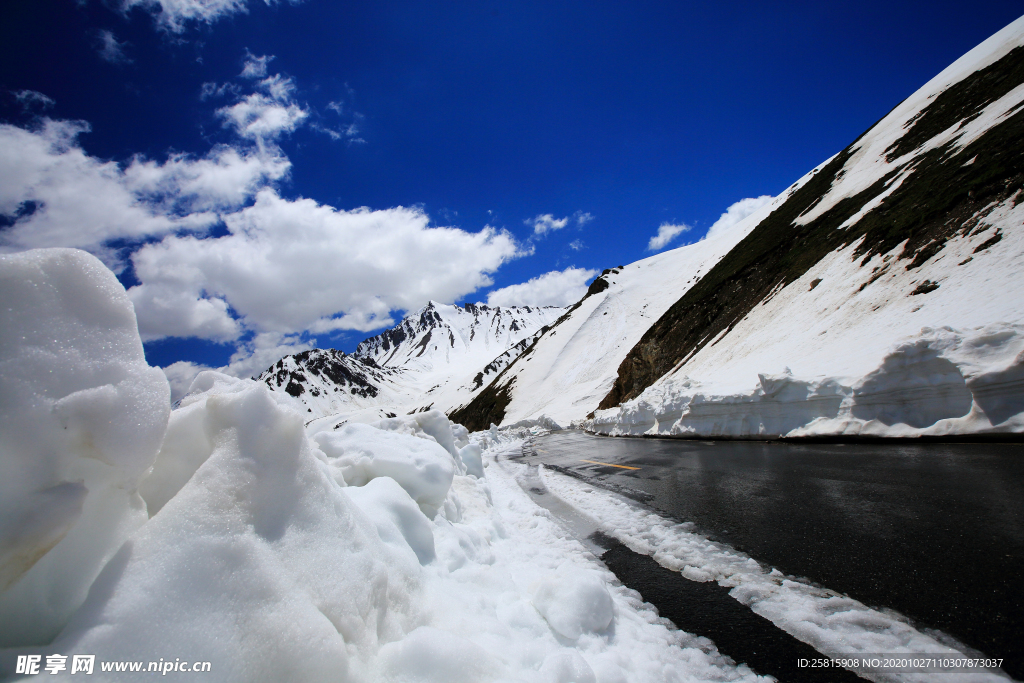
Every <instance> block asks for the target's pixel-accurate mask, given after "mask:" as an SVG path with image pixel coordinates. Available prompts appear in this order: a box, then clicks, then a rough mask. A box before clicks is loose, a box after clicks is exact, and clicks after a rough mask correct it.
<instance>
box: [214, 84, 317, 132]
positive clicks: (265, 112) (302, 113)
mask: <svg viewBox="0 0 1024 683" xmlns="http://www.w3.org/2000/svg"><path fill="white" fill-rule="evenodd" d="M217 113H218V114H219V115H220V116H221V117H222V118H223V119H224V125H225V127H230V128H234V129H235V132H236V133H238V135H240V136H241V137H243V138H249V139H250V140H257V141H272V140H275V139H277V138H278V137H280V136H281V135H283V134H285V133H291V132H292V131H293V130H295V129H296V128H298V127H299V124H301V123H302V121H303V120H304V119H305V118H306V116H307V115H308V113H307V112H306V110H305V109H303V108H302V107H300V106H299V105H297V104H294V103H288V104H286V103H282V102H279V101H278V100H275V99H273V98H272V97H268V96H266V95H263V94H262V93H253V94H251V95H249V96H248V97H246V98H245V99H243V100H242V101H241V102H237V103H235V104H233V105H231V106H229V107H223V108H221V109H218V110H217Z"/></svg>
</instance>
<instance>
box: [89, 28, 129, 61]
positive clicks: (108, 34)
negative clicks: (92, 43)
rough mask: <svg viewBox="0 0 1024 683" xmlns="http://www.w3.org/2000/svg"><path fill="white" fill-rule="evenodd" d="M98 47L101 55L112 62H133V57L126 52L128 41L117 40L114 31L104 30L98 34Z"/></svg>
mask: <svg viewBox="0 0 1024 683" xmlns="http://www.w3.org/2000/svg"><path fill="white" fill-rule="evenodd" d="M96 43H97V46H96V47H97V49H98V50H99V53H100V57H101V58H102V59H103V60H104V61H107V62H110V63H111V64H131V61H132V60H131V59H129V58H128V55H126V54H125V52H124V46H125V45H127V44H128V43H122V42H119V41H118V40H117V38H116V37H115V36H114V32H113V31H109V30H106V29H104V30H102V31H100V32H98V33H97V34H96Z"/></svg>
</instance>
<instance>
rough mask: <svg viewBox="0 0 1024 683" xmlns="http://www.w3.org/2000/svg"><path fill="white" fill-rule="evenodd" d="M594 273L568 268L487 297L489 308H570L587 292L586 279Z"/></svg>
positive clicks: (512, 286) (497, 290) (531, 279)
mask: <svg viewBox="0 0 1024 683" xmlns="http://www.w3.org/2000/svg"><path fill="white" fill-rule="evenodd" d="M595 275H597V271H596V270H587V269H584V268H575V267H570V268H566V269H565V270H552V271H551V272H548V273H544V274H543V275H538V276H537V277H535V278H530V279H529V280H528V281H526V282H523V283H521V284H518V285H509V286H508V287H502V288H501V289H496V290H494V291H493V292H491V293H490V294H488V295H487V305H488V306H569V305H570V304H574V303H576V302H577V301H579V300H580V299H582V298H583V295H584V294H586V293H587V280H589V279H590V278H592V277H594V276H595Z"/></svg>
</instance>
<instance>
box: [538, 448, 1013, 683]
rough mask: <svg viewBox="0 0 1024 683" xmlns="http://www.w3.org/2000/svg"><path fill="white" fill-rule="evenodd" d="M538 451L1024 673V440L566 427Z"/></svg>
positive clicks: (543, 458)
mask: <svg viewBox="0 0 1024 683" xmlns="http://www.w3.org/2000/svg"><path fill="white" fill-rule="evenodd" d="M525 452H527V453H531V454H532V455H528V456H527V458H526V460H528V461H531V462H542V463H544V464H545V465H548V466H554V467H555V468H557V469H559V470H562V471H564V472H567V473H570V474H572V475H574V476H576V477H579V478H582V479H585V480H586V481H588V482H590V483H592V484H595V485H598V486H603V487H606V488H610V489H612V490H616V491H618V492H620V493H623V494H625V495H627V496H632V497H633V498H635V499H637V500H638V501H641V502H642V503H643V504H646V505H648V506H650V507H651V508H654V509H655V510H657V511H658V512H660V513H661V514H663V515H664V516H666V517H669V518H672V519H676V520H678V521H687V522H693V523H695V524H696V525H697V528H698V529H699V530H700V531H701V532H702V533H705V534H707V535H708V536H709V537H710V538H712V539H714V540H719V541H723V542H726V543H728V544H730V545H731V546H733V547H735V548H737V549H739V550H742V551H743V552H745V553H747V554H749V555H750V556H752V557H754V558H755V559H757V560H759V561H760V562H762V563H764V564H767V565H769V566H773V567H776V568H778V569H779V570H781V571H783V572H784V573H786V574H790V575H794V576H799V577H805V578H807V579H809V580H811V581H813V582H815V583H817V584H820V585H823V586H826V587H828V588H830V589H833V590H836V591H839V592H842V593H846V594H847V595H850V596H851V597H854V598H856V599H858V600H860V601H861V602H863V603H865V604H867V605H870V606H874V607H885V608H890V609H895V610H896V611H898V612H900V613H902V614H904V615H906V616H908V617H910V618H911V619H912V620H913V621H914V622H915V623H916V625H917V626H919V627H922V628H932V629H938V630H940V631H942V632H943V633H945V634H949V635H950V636H953V637H954V638H956V639H957V640H959V641H960V642H962V643H965V644H966V645H967V646H969V647H970V648H974V649H976V650H978V651H979V652H981V653H984V654H985V655H988V656H990V657H996V658H1003V659H1004V666H1003V669H1004V670H1005V671H1006V672H1007V673H1008V674H1010V675H1011V676H1013V677H1014V678H1018V679H1022V678H1024V445H1021V444H968V443H959V444H938V443H930V444H893V443H879V444H793V443H762V442H738V441H714V442H700V441H687V440H666V439H627V438H608V437H596V436H591V435H587V434H583V433H581V432H572V431H563V432H554V433H551V434H548V435H544V436H541V437H538V438H537V439H536V440H535V441H534V442H533V443H532V444H531V446H530V447H529V448H528V449H526V451H525ZM583 460H592V461H598V462H604V463H611V464H616V465H626V466H630V467H638V468H640V469H637V470H623V469H618V468H615V467H609V466H604V465H595V464H592V463H587V462H583ZM631 561H632V560H631ZM682 580H684V581H685V579H682ZM638 590H639V589H638ZM648 590H653V589H652V588H649V589H648ZM640 592H641V594H644V592H643V591H642V590H641V591H640ZM645 598H647V596H646V595H645ZM680 626H681V625H680ZM681 627H682V626H681ZM685 630H687V631H691V632H696V633H699V631H693V630H691V629H690V628H686V629H685ZM699 634H700V633H699ZM700 635H708V637H712V636H710V634H700ZM712 639H713V640H715V638H713V637H712ZM723 651H725V649H724V648H723ZM726 653H727V654H729V653H728V652H726ZM787 656H788V655H787ZM741 660H742V659H741ZM755 669H756V667H755ZM763 672H764V673H768V671H767V670H763ZM784 677H786V678H788V676H784Z"/></svg>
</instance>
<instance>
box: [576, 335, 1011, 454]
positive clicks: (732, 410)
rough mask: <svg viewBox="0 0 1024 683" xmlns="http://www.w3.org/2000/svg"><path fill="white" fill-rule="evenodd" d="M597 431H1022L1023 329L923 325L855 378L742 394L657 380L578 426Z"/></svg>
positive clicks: (759, 387)
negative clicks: (619, 404) (962, 329)
mask: <svg viewBox="0 0 1024 683" xmlns="http://www.w3.org/2000/svg"><path fill="white" fill-rule="evenodd" d="M582 424H583V426H584V427H586V428H587V429H589V430H591V431H595V432H598V433H602V434H611V435H625V434H664V435H673V436H694V437H701V436H725V437H766V438H771V437H783V436H788V437H806V436H835V435H843V436H871V437H918V436H945V435H951V434H987V433H1004V432H1020V431H1024V325H1021V324H1006V323H995V324H991V325H987V326H985V327H981V328H976V329H973V330H969V331H959V330H955V329H952V328H949V327H943V328H938V329H932V328H924V329H922V330H921V331H920V332H919V333H918V334H916V335H913V336H911V337H909V338H907V339H905V340H903V341H901V342H898V343H897V344H895V345H893V346H892V347H891V348H890V349H889V351H888V353H886V354H885V355H884V357H883V358H882V360H881V363H880V364H879V365H878V367H876V368H875V369H874V370H872V371H870V372H868V373H867V374H866V375H863V376H861V377H855V378H849V377H814V378H798V377H794V376H793V373H792V371H791V370H789V368H786V369H785V371H784V372H783V373H780V374H767V373H765V374H759V375H758V382H757V384H756V385H754V386H752V387H751V388H750V389H749V390H747V391H743V392H734V393H715V392H714V387H713V386H712V387H706V386H704V385H703V384H702V383H701V382H699V381H696V380H693V379H691V378H689V377H678V378H677V377H673V376H668V377H666V378H663V379H662V380H660V381H659V382H657V383H656V384H654V385H652V386H651V387H649V388H648V389H647V390H646V391H644V392H643V393H642V394H641V395H640V396H638V397H637V398H636V399H634V400H632V401H628V402H627V403H625V404H623V405H622V406H619V407H617V408H613V409H610V410H604V411H598V412H597V414H596V415H595V417H594V419H592V420H589V421H587V422H585V423H582Z"/></svg>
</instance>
